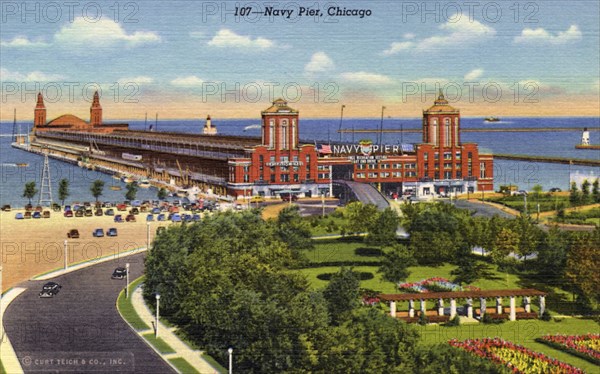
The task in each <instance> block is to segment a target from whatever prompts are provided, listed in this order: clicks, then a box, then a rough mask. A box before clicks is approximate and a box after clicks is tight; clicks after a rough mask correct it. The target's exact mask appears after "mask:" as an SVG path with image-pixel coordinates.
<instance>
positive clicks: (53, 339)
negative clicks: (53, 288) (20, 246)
mask: <svg viewBox="0 0 600 374" xmlns="http://www.w3.org/2000/svg"><path fill="white" fill-rule="evenodd" d="M143 259H144V254H139V255H134V256H129V257H127V258H126V259H120V260H115V261H109V262H105V263H102V264H98V265H94V266H91V267H88V268H85V269H82V270H78V271H75V272H73V273H70V274H65V275H62V276H59V277H56V278H54V279H53V281H55V282H57V283H59V284H60V285H62V289H61V290H60V292H59V293H58V295H56V296H55V297H54V298H47V299H42V298H40V297H39V296H38V293H39V291H40V289H41V286H42V285H43V284H44V283H45V282H46V281H29V282H25V283H24V284H22V286H24V287H27V290H26V291H25V292H24V293H23V294H21V296H19V297H18V298H17V299H15V300H14V301H13V302H12V304H11V305H10V306H9V307H8V308H7V310H6V314H5V315H4V326H5V329H6V333H7V335H8V337H9V338H10V341H11V343H12V345H13V347H14V349H15V352H16V354H17V357H18V358H19V362H20V363H21V366H22V367H23V370H24V371H25V373H34V372H37V373H39V372H45V373H58V372H73V373H85V372H93V373H140V374H141V373H173V372H174V371H173V370H172V368H171V367H170V366H169V365H168V364H166V363H165V362H164V361H163V360H162V358H161V357H160V356H158V354H156V353H155V352H154V350H152V349H151V348H150V347H149V346H148V345H147V344H146V343H145V342H144V341H142V340H141V338H140V337H139V336H138V335H137V334H136V333H135V332H134V331H133V330H131V328H130V327H129V326H128V325H127V324H126V323H125V321H123V319H122V318H121V316H120V315H119V312H118V311H117V308H116V300H117V296H118V294H119V292H120V291H121V290H122V289H123V288H124V287H125V280H113V279H111V278H110V276H111V274H112V272H113V270H114V268H115V267H117V266H125V265H124V264H125V262H129V263H130V264H131V267H130V277H131V278H130V279H131V280H133V279H135V278H137V277H139V276H141V275H142V273H143V269H144V264H143Z"/></svg>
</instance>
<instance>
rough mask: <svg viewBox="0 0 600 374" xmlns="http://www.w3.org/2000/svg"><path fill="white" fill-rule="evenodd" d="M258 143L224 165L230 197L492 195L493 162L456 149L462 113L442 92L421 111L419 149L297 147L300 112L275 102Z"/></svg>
mask: <svg viewBox="0 0 600 374" xmlns="http://www.w3.org/2000/svg"><path fill="white" fill-rule="evenodd" d="M261 126H262V130H261V140H262V142H261V144H260V145H257V146H254V147H252V148H250V149H247V152H246V154H247V155H248V157H244V158H232V159H229V161H228V164H229V182H228V190H229V191H230V193H231V194H232V195H236V196H240V195H242V196H243V195H250V194H252V195H257V194H258V195H264V196H273V195H277V194H278V193H280V192H281V191H293V192H294V193H297V194H300V195H302V194H304V195H309V196H311V195H316V194H321V193H328V192H329V189H330V188H331V183H332V180H333V179H351V180H354V181H356V182H363V183H373V184H375V185H377V187H378V188H380V189H381V190H383V191H388V192H391V191H393V192H404V191H407V190H411V191H413V192H414V193H416V194H417V195H418V196H422V195H433V194H449V193H462V192H467V191H469V192H475V191H482V190H483V191H491V190H493V157H492V155H484V154H480V153H479V149H478V146H477V144H475V143H462V142H461V139H460V111H459V110H458V109H455V108H453V107H452V106H450V105H449V104H448V101H447V100H446V99H445V98H444V95H443V94H442V93H441V92H440V95H439V97H438V98H437V100H435V102H434V105H433V106H431V107H430V108H429V109H426V110H424V111H423V142H422V143H419V144H411V145H406V144H404V145H398V144H385V143H383V144H373V143H372V142H365V141H363V142H360V143H359V144H333V145H331V146H324V147H316V146H315V145H312V144H304V145H301V144H299V142H298V139H299V113H298V111H297V110H295V109H292V108H290V107H289V106H288V105H287V103H286V102H285V101H284V100H282V99H278V100H276V101H275V102H273V106H271V107H270V108H268V109H266V110H265V111H263V112H262V125H261Z"/></svg>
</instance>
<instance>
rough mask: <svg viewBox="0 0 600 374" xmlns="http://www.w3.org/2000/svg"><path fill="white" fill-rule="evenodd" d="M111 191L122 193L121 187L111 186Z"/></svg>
mask: <svg viewBox="0 0 600 374" xmlns="http://www.w3.org/2000/svg"><path fill="white" fill-rule="evenodd" d="M110 189H111V190H113V191H121V186H110Z"/></svg>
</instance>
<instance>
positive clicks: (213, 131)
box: [203, 114, 217, 135]
mask: <svg viewBox="0 0 600 374" xmlns="http://www.w3.org/2000/svg"><path fill="white" fill-rule="evenodd" d="M203 134H204V135H217V128H216V127H214V126H213V125H212V123H211V121H210V114H209V115H208V116H207V117H206V123H205V124H204V131H203Z"/></svg>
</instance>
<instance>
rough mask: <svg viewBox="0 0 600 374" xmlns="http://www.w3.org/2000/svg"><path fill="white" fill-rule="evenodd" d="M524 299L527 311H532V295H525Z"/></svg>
mask: <svg viewBox="0 0 600 374" xmlns="http://www.w3.org/2000/svg"><path fill="white" fill-rule="evenodd" d="M523 300H524V302H525V312H527V313H531V297H529V296H525V297H524V298H523Z"/></svg>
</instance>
